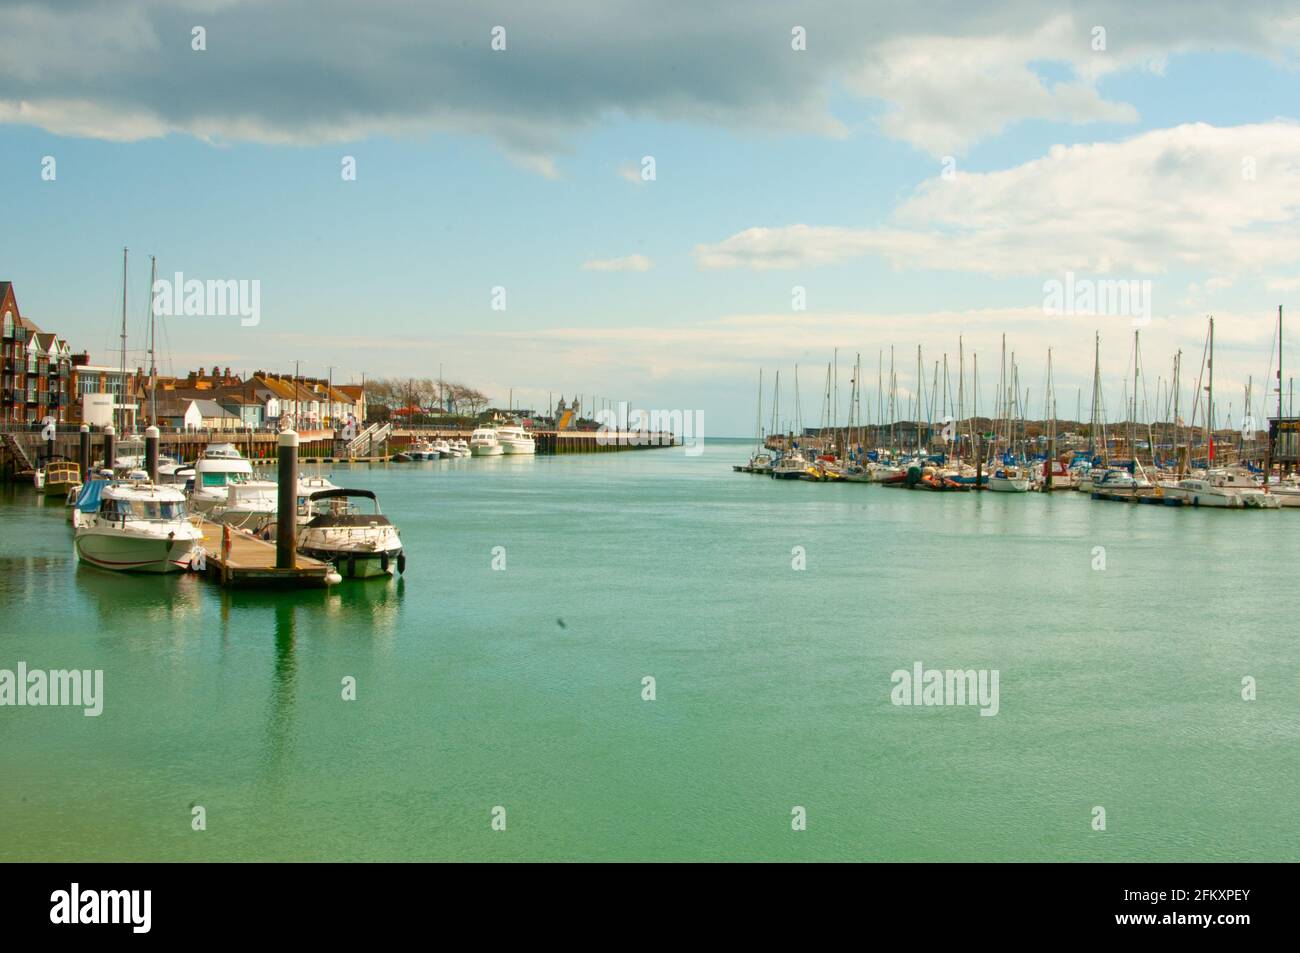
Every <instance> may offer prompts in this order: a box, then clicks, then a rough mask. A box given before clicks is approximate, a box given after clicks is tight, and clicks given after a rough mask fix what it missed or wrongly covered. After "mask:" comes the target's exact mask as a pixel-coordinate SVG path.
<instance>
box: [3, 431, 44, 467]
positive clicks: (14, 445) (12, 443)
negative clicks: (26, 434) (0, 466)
mask: <svg viewBox="0 0 1300 953" xmlns="http://www.w3.org/2000/svg"><path fill="white" fill-rule="evenodd" d="M3 442H4V448H5V450H7V451H8V452H9V455H10V456H12V457H13V458H14V473H15V474H23V473H31V472H33V471H34V470H35V469H36V467H35V466H34V465H33V464H32V461H31V460H30V459H29V458H28V456H27V451H26V450H24V449H23V446H22V444H20V443H19V442H18V441H17V440H15V439H14V435H13V434H11V433H6V434H3Z"/></svg>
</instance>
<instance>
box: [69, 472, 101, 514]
mask: <svg viewBox="0 0 1300 953" xmlns="http://www.w3.org/2000/svg"><path fill="white" fill-rule="evenodd" d="M106 486H108V481H107V480H87V481H86V482H85V483H83V484H82V485H81V492H80V493H78V494H77V509H79V510H81V512H83V513H97V512H99V498H100V497H101V496H102V495H103V494H104V487H106Z"/></svg>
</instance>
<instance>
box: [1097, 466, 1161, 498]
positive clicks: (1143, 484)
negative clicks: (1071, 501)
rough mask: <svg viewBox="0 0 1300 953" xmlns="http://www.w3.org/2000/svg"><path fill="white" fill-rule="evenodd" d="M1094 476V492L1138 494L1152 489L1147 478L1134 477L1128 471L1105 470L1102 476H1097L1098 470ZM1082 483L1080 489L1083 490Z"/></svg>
mask: <svg viewBox="0 0 1300 953" xmlns="http://www.w3.org/2000/svg"><path fill="white" fill-rule="evenodd" d="M1091 475H1092V492H1106V493H1110V492H1114V491H1116V490H1118V491H1121V492H1129V493H1132V492H1136V491H1138V490H1149V489H1151V481H1150V480H1148V479H1147V478H1146V477H1142V476H1134V475H1133V474H1132V473H1129V471H1127V470H1104V471H1102V473H1101V475H1100V476H1098V475H1097V471H1096V469H1094V470H1092V471H1091ZM1082 485H1083V484H1082V482H1081V483H1080V488H1082Z"/></svg>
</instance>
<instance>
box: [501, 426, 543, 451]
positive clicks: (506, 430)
mask: <svg viewBox="0 0 1300 953" xmlns="http://www.w3.org/2000/svg"><path fill="white" fill-rule="evenodd" d="M497 442H498V443H500V444H501V449H502V451H503V452H504V453H506V454H532V453H536V452H537V441H536V440H534V439H533V438H532V437H530V436H529V435H528V432H527V431H526V430H524V428H523V427H520V426H519V425H517V424H511V425H509V426H507V427H498V428H497Z"/></svg>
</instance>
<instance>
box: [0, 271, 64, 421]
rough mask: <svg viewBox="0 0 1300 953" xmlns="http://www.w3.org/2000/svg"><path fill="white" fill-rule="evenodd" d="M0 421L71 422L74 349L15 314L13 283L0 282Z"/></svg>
mask: <svg viewBox="0 0 1300 953" xmlns="http://www.w3.org/2000/svg"><path fill="white" fill-rule="evenodd" d="M0 320H3V326H2V327H0V362H2V365H3V366H2V367H0V375H2V376H0V421H3V422H4V423H6V424H11V425H12V424H29V425H35V424H39V423H40V422H41V421H43V420H45V419H46V418H47V417H49V418H52V419H54V420H55V421H56V422H57V423H71V422H74V414H73V410H72V404H73V400H72V394H73V385H72V349H71V348H70V347H69V346H68V343H67V341H65V340H63V339H62V338H60V337H59V336H58V335H56V334H53V333H51V332H47V331H42V330H41V329H40V328H39V327H38V326H37V325H36V323H35V322H33V321H32V320H31V319H30V318H26V317H24V316H23V314H22V312H21V311H19V309H18V299H17V297H16V296H15V295H14V288H13V283H12V282H9V281H0Z"/></svg>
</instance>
